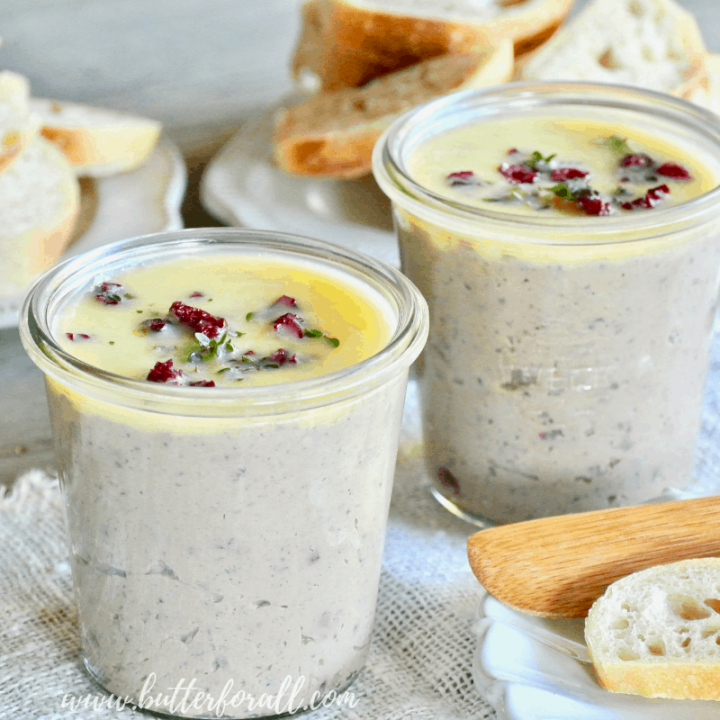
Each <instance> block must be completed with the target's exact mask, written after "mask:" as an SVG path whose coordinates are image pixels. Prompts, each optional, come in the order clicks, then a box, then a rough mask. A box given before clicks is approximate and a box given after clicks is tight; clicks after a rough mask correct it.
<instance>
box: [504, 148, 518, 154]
mask: <svg viewBox="0 0 720 720" xmlns="http://www.w3.org/2000/svg"><path fill="white" fill-rule="evenodd" d="M516 152H519V150H518V149H517V148H510V149H509V150H508V151H507V154H508V155H514V154H515V153H516Z"/></svg>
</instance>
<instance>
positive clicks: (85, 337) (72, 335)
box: [65, 333, 90, 340]
mask: <svg viewBox="0 0 720 720" xmlns="http://www.w3.org/2000/svg"><path fill="white" fill-rule="evenodd" d="M65 334H66V335H67V336H68V339H69V340H76V339H82V340H89V339H90V336H89V335H86V334H85V333H65Z"/></svg>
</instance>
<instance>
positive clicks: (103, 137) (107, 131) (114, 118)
mask: <svg viewBox="0 0 720 720" xmlns="http://www.w3.org/2000/svg"><path fill="white" fill-rule="evenodd" d="M30 107H31V109H32V110H33V111H34V112H35V113H36V114H37V115H39V116H40V122H41V124H42V130H41V132H42V135H43V136H44V137H45V138H47V139H48V140H50V141H51V142H52V143H54V144H55V145H57V146H58V147H59V148H60V149H61V150H62V151H63V152H64V153H65V155H66V156H67V158H68V160H69V161H70V163H71V164H72V166H73V167H74V168H75V172H76V174H77V175H79V176H88V177H105V176H107V175H116V174H118V173H122V172H127V171H129V170H133V169H134V168H136V167H138V165H141V164H142V163H144V162H145V160H147V158H148V157H149V156H150V153H151V152H152V151H153V148H154V147H155V144H156V143H157V140H158V138H159V136H160V131H161V129H162V126H161V124H160V123H159V122H157V121H156V120H150V119H148V118H144V117H138V116H135V115H128V114H126V113H120V112H115V111H113V110H105V109H103V108H96V107H93V106H90V105H82V104H80V103H72V102H65V101H64V100H48V99H43V98H32V99H31V101H30Z"/></svg>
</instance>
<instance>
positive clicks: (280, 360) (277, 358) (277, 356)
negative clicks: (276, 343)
mask: <svg viewBox="0 0 720 720" xmlns="http://www.w3.org/2000/svg"><path fill="white" fill-rule="evenodd" d="M264 359H266V360H269V361H270V362H273V363H277V364H278V365H279V366H280V367H282V366H283V365H285V364H286V363H292V364H296V363H297V360H296V359H295V355H289V354H288V351H287V350H283V349H282V348H278V350H277V351H276V352H274V353H273V354H272V355H268V356H267V358H264Z"/></svg>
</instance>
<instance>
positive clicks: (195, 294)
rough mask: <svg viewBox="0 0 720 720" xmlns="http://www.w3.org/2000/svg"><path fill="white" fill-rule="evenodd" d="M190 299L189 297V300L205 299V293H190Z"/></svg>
mask: <svg viewBox="0 0 720 720" xmlns="http://www.w3.org/2000/svg"><path fill="white" fill-rule="evenodd" d="M190 297H191V298H194V297H205V293H201V292H200V291H199V290H196V291H195V292H194V293H191V294H190Z"/></svg>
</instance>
